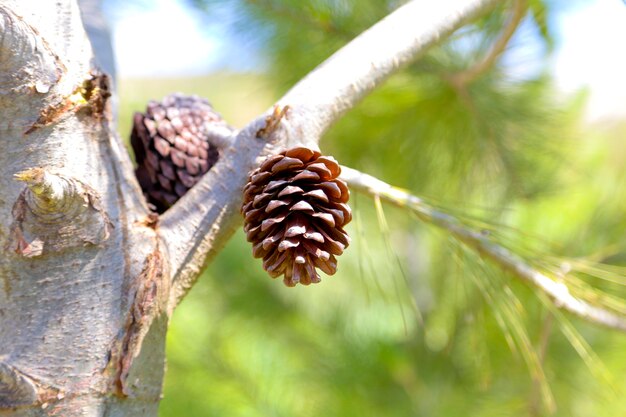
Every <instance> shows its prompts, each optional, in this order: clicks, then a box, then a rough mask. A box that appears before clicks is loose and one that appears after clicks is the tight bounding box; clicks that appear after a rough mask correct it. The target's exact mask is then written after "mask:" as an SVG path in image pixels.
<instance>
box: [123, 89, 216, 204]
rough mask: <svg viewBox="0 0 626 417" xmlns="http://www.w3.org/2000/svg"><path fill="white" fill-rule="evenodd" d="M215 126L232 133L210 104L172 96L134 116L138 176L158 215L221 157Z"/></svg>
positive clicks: (198, 99)
mask: <svg viewBox="0 0 626 417" xmlns="http://www.w3.org/2000/svg"><path fill="white" fill-rule="evenodd" d="M216 125H217V126H218V127H220V128H228V126H227V124H226V122H224V121H223V120H222V118H221V117H220V115H219V114H217V113H216V112H215V111H214V110H213V108H212V107H211V105H210V104H209V102H208V101H207V100H205V99H203V98H200V97H197V96H184V95H181V94H171V95H169V96H167V97H165V98H164V99H163V101H162V102H160V103H158V102H156V101H151V102H150V103H148V106H147V109H146V113H145V114H142V113H135V116H134V119H133V130H132V133H131V138H130V141H131V144H132V146H133V150H134V151H135V159H136V160H137V165H138V166H137V169H136V170H135V174H136V175H137V179H138V180H139V184H140V185H141V188H142V189H143V191H144V193H145V194H146V198H147V199H148V202H149V203H151V204H152V205H154V207H155V208H156V211H157V212H159V213H162V212H164V211H165V210H167V209H168V208H169V207H171V206H172V205H173V204H174V203H175V202H176V201H177V200H178V199H179V198H180V197H182V196H183V195H184V194H185V193H186V192H187V191H188V190H189V189H190V188H191V187H192V186H193V185H194V184H195V183H196V182H198V181H199V180H200V178H201V177H202V175H204V174H205V173H206V172H207V171H208V170H209V169H210V168H211V167H212V166H213V165H214V164H215V163H216V162H217V159H218V157H219V154H218V150H217V147H216V146H215V145H214V144H212V143H211V135H212V133H211V132H212V131H213V132H215V131H216V130H215V127H216Z"/></svg>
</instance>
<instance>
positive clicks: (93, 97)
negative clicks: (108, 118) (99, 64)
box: [81, 70, 111, 119]
mask: <svg viewBox="0 0 626 417" xmlns="http://www.w3.org/2000/svg"><path fill="white" fill-rule="evenodd" d="M90 75H91V78H88V79H86V80H85V81H84V82H83V86H82V90H81V94H82V96H83V98H84V99H85V100H86V101H87V105H86V106H84V108H85V109H86V110H87V111H88V112H89V114H91V115H93V116H95V117H96V118H98V119H99V118H101V117H102V116H104V115H106V114H107V113H108V111H107V103H108V100H109V98H110V97H111V87H110V84H111V83H110V81H109V77H108V75H106V74H104V73H102V72H100V71H99V70H92V71H91V73H90Z"/></svg>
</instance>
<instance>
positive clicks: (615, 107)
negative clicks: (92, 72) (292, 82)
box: [108, 0, 626, 120]
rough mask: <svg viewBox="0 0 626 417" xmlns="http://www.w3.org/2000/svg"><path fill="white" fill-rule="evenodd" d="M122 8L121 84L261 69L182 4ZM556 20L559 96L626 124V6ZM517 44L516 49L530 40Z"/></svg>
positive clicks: (597, 7) (524, 61) (582, 4)
mask: <svg viewBox="0 0 626 417" xmlns="http://www.w3.org/2000/svg"><path fill="white" fill-rule="evenodd" d="M439 1H444V0H439ZM116 3H117V4H116V6H115V9H114V10H112V8H109V10H108V15H109V17H110V21H111V26H112V29H113V35H114V48H115V51H116V55H117V65H118V72H119V75H120V76H121V77H123V78H124V77H164V76H184V75H194V74H204V73H207V72H210V71H212V70H216V69H223V68H231V69H236V70H249V69H251V68H253V67H254V66H255V65H259V63H258V59H256V58H255V57H254V56H250V52H249V51H246V46H245V45H242V44H241V42H238V41H237V40H236V39H234V38H233V37H231V36H229V35H228V31H227V29H226V27H225V26H220V25H215V24H213V25H212V26H211V27H207V21H206V20H203V19H202V17H201V16H200V15H198V14H197V13H194V12H193V10H191V9H189V8H188V7H186V6H185V5H184V3H183V2H182V1H180V0H151V1H139V2H116ZM562 4H566V3H562ZM555 19H556V20H555V22H554V23H555V28H556V35H557V40H558V42H557V49H556V52H555V54H554V57H553V59H552V61H551V62H550V65H551V69H552V71H553V73H554V75H555V77H556V80H557V84H558V86H559V88H560V90H561V91H562V92H563V93H564V94H567V93H570V92H573V91H576V90H577V89H580V88H582V87H588V88H589V90H590V93H591V95H590V99H589V104H588V108H587V117H588V119H591V120H594V119H597V118H601V117H604V116H607V115H609V116H614V115H620V116H626V82H625V81H624V78H625V77H626V48H625V47H624V43H625V40H626V5H625V4H624V3H623V2H622V1H621V0H596V1H575V2H570V4H568V5H567V7H565V8H564V10H562V11H561V12H559V13H558V14H557V15H556V16H555ZM519 38H520V39H518V41H517V44H518V46H519V45H520V44H523V40H524V39H523V37H522V36H520V37H519ZM515 49H517V52H516V53H517V55H516V56H512V57H510V58H509V61H511V62H512V63H513V64H514V65H511V69H512V70H514V71H515V70H518V71H519V70H520V69H521V70H522V72H523V68H524V67H532V60H533V54H532V51H526V52H524V48H514V50H515ZM244 57H245V59H243V58H244Z"/></svg>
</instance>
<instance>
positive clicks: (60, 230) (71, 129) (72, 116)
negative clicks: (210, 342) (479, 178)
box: [0, 0, 497, 417]
mask: <svg viewBox="0 0 626 417" xmlns="http://www.w3.org/2000/svg"><path fill="white" fill-rule="evenodd" d="M496 2H497V0H471V1H460V0H454V1H448V2H445V5H440V4H439V3H438V2H411V3H409V4H407V5H406V6H403V7H402V8H401V9H399V10H398V11H396V12H395V13H393V14H392V15H390V16H389V17H388V18H387V19H385V20H383V21H382V22H381V23H379V24H378V25H376V26H375V27H373V28H372V29H370V31H368V32H366V33H365V34H364V35H362V37H360V38H358V39H357V40H356V41H354V42H352V43H351V44H349V45H348V46H347V47H345V48H344V49H343V50H342V51H340V52H338V53H337V54H336V55H335V56H333V57H332V58H331V59H329V60H328V61H327V62H326V63H325V64H323V65H322V66H320V67H319V68H318V69H316V70H315V71H313V72H312V73H311V74H310V75H309V76H308V77H307V78H305V79H304V80H303V81H302V82H301V83H299V84H298V85H297V86H295V87H294V88H293V89H292V90H291V91H290V92H289V93H288V94H287V95H286V96H285V97H284V98H283V99H281V100H280V101H279V107H277V110H278V111H275V112H273V113H272V111H271V110H270V111H269V112H268V113H267V114H266V115H263V116H261V117H260V118H259V119H257V120H255V121H253V122H252V123H251V124H250V125H249V126H248V127H246V128H245V129H243V130H242V131H241V132H239V133H237V132H235V133H233V137H232V138H231V140H232V145H231V146H229V147H228V149H226V150H225V152H224V155H223V156H222V158H221V160H220V162H219V163H218V164H217V165H216V166H215V167H214V169H212V170H211V171H210V173H209V174H208V175H206V176H205V178H204V179H203V180H202V181H201V182H200V183H199V184H198V185H197V186H196V187H194V188H193V189H192V190H191V191H190V192H189V193H188V194H187V195H186V196H185V197H184V198H183V199H182V200H181V201H180V202H179V203H177V204H176V205H175V206H174V207H173V208H172V209H171V210H170V211H168V212H167V213H166V214H165V215H164V216H162V218H161V219H159V218H156V217H154V216H152V215H150V214H149V212H148V210H147V207H146V204H145V201H144V199H143V197H142V195H141V191H140V189H139V187H138V185H137V182H136V180H135V178H134V175H133V172H132V165H131V162H130V159H129V157H128V155H127V153H126V151H125V148H124V147H123V145H122V143H121V141H120V140H119V138H118V137H117V135H116V134H115V126H114V117H113V114H114V112H115V108H114V106H112V103H114V96H113V97H111V93H112V91H111V84H110V82H111V79H112V78H111V77H112V71H113V66H112V54H111V53H110V47H109V46H107V45H110V44H109V43H108V40H107V33H106V29H105V28H104V26H102V25H101V22H100V23H98V21H97V19H96V20H94V19H91V18H90V19H89V24H87V25H86V28H87V30H88V31H89V34H90V38H91V41H92V42H93V43H94V45H96V47H97V49H96V50H97V51H98V54H97V55H98V56H97V59H95V57H94V54H93V52H92V47H91V44H90V40H89V38H88V37H87V35H86V33H85V29H84V28H83V24H82V22H81V11H80V10H79V8H78V6H77V4H76V2H75V0H56V1H50V0H28V1H24V0H1V1H0V26H1V30H2V37H0V147H1V148H0V149H1V150H2V152H0V173H1V175H0V219H1V221H0V248H2V250H3V256H2V258H1V259H0V415H3V416H4V415H6V416H53V415H54V416H64V417H71V416H156V415H157V409H158V402H159V398H160V395H161V386H162V379H163V365H164V344H165V333H166V329H167V324H168V319H169V316H170V315H171V313H172V311H173V309H174V308H175V306H176V305H177V303H178V302H179V301H180V299H181V298H182V297H183V296H184V294H185V293H186V292H187V291H188V290H189V288H190V287H191V286H192V284H193V282H194V281H195V280H196V279H197V277H198V275H199V273H200V271H201V269H202V268H203V266H204V265H205V264H206V262H207V261H208V260H209V259H210V257H211V256H212V255H213V254H215V253H216V252H217V251H219V249H220V248H221V246H222V245H223V244H224V243H225V241H226V239H227V238H228V237H229V236H230V234H231V233H232V230H233V229H234V228H235V227H236V226H237V225H238V224H239V222H240V218H239V214H238V212H239V205H240V199H241V196H240V194H241V189H242V187H243V185H244V182H245V179H246V175H247V173H248V171H249V170H250V169H251V168H253V167H254V166H255V165H256V163H257V161H258V160H259V159H260V158H262V157H263V156H264V155H267V154H269V153H272V152H274V151H275V150H276V149H278V148H284V147H286V146H291V145H296V144H307V145H310V146H315V144H316V143H317V141H318V140H319V137H320V135H322V134H323V132H324V131H325V129H326V128H327V127H328V126H329V125H330V124H331V123H332V122H333V121H334V120H336V119H337V118H338V117H340V115H341V114H343V113H344V112H345V111H346V110H348V109H349V108H351V107H352V106H353V105H354V104H355V103H356V102H357V101H358V100H359V99H360V98H361V97H363V96H364V95H365V94H367V93H368V92H369V91H371V90H372V89H373V88H374V87H375V86H376V85H378V84H379V83H380V82H382V81H383V80H384V79H385V78H386V77H387V76H388V75H389V74H391V73H392V72H394V71H396V70H397V69H398V68H400V67H401V66H402V65H404V64H406V63H407V62H409V61H410V60H411V59H414V58H415V57H416V56H419V54H421V53H423V52H424V51H425V50H427V49H428V48H429V47H431V46H432V45H434V44H435V43H437V42H440V41H441V40H442V39H444V38H445V37H447V36H448V35H450V34H451V33H452V32H453V31H454V30H456V29H457V28H458V27H460V26H462V25H463V24H465V23H466V22H468V21H469V20H470V19H472V18H474V17H475V16H477V15H478V14H479V13H482V12H484V11H486V10H487V9H488V8H489V7H490V6H492V5H493V4H494V3H496ZM88 3H90V4H88ZM93 5H94V3H93V2H92V1H91V0H90V1H86V2H85V5H84V6H83V9H82V14H83V16H91V15H93V14H94V13H95V12H94V9H93ZM95 14H96V15H97V13H95ZM98 64H99V65H100V68H98ZM281 110H285V111H281Z"/></svg>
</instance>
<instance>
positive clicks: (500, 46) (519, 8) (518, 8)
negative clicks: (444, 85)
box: [447, 0, 527, 86]
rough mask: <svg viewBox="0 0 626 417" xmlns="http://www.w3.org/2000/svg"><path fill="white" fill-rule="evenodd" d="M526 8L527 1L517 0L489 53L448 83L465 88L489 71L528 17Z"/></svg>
mask: <svg viewBox="0 0 626 417" xmlns="http://www.w3.org/2000/svg"><path fill="white" fill-rule="evenodd" d="M526 6H527V0H515V4H514V6H513V10H512V12H511V16H510V17H509V20H508V21H507V23H506V25H505V26H504V28H503V29H502V32H501V33H500V36H499V37H498V39H496V41H495V42H494V44H493V45H492V47H491V49H490V50H489V52H488V53H487V54H486V55H485V56H484V57H483V58H482V59H481V60H480V61H478V62H476V63H475V64H474V65H472V66H471V67H469V68H467V69H465V70H464V71H461V72H458V73H456V74H452V75H450V76H448V77H447V79H448V81H450V82H451V83H452V84H454V85H457V86H464V85H467V84H469V83H471V82H472V81H474V80H475V79H477V78H478V77H480V76H481V75H483V74H484V73H485V72H487V71H489V69H490V68H491V67H492V66H493V65H494V64H495V63H496V61H497V60H498V58H499V57H500V55H502V53H503V52H504V50H505V49H506V47H507V45H508V44H509V41H510V40H511V38H512V37H513V34H514V33H515V31H516V30H517V27H518V26H519V24H520V23H521V21H522V19H523V18H524V16H525V15H526Z"/></svg>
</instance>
